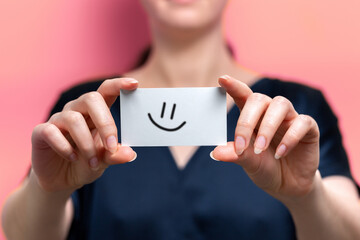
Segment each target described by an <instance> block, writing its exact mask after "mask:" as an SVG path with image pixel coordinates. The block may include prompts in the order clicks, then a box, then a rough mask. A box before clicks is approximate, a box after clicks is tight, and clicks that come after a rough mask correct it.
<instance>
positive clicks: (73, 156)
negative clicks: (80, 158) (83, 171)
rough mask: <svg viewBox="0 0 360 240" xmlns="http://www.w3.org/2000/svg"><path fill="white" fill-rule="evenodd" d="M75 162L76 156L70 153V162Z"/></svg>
mask: <svg viewBox="0 0 360 240" xmlns="http://www.w3.org/2000/svg"><path fill="white" fill-rule="evenodd" d="M76 160H77V157H76V154H75V153H72V154H71V155H70V161H72V162H75V161H76Z"/></svg>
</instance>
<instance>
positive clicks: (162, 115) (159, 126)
mask: <svg viewBox="0 0 360 240" xmlns="http://www.w3.org/2000/svg"><path fill="white" fill-rule="evenodd" d="M165 108H166V102H164V103H163V107H162V110H161V116H160V117H161V118H163V117H164V113H165ZM175 109H176V104H174V105H173V108H172V111H171V116H170V119H171V120H172V119H173V118H174V114H175ZM148 117H149V119H150V121H151V122H152V123H153V124H154V125H155V126H156V127H158V128H160V129H162V130H164V131H169V132H174V131H177V130H179V129H180V128H182V127H183V126H184V125H185V124H186V121H184V122H183V123H181V124H180V125H179V126H177V127H175V128H167V127H163V126H161V125H160V124H158V123H157V122H155V120H154V119H153V118H152V117H151V114H150V113H148Z"/></svg>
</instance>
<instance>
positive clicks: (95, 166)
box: [89, 157, 99, 171]
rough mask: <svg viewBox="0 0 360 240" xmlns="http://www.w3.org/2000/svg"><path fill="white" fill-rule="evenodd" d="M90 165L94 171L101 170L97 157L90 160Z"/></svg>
mask: <svg viewBox="0 0 360 240" xmlns="http://www.w3.org/2000/svg"><path fill="white" fill-rule="evenodd" d="M89 165H90V168H91V169H92V170H94V171H96V170H98V169H99V160H98V159H97V157H93V158H91V159H90V160H89Z"/></svg>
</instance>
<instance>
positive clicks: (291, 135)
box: [287, 128, 300, 141]
mask: <svg viewBox="0 0 360 240" xmlns="http://www.w3.org/2000/svg"><path fill="white" fill-rule="evenodd" d="M287 137H288V139H289V140H291V141H300V137H299V133H298V131H297V130H296V129H292V128H290V129H289V131H288V134H287Z"/></svg>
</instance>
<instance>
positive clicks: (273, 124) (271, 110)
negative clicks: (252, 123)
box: [254, 96, 298, 154]
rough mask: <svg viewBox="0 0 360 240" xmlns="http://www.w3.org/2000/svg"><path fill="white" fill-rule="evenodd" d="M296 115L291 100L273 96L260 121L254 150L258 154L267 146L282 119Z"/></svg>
mask: <svg viewBox="0 0 360 240" xmlns="http://www.w3.org/2000/svg"><path fill="white" fill-rule="evenodd" d="M297 116H298V114H297V112H296V111H295V109H294V107H293V105H292V104H291V102H290V101H289V100H288V99H286V98H284V97H281V96H277V97H275V98H274V99H273V100H272V101H271V103H270V105H269V107H268V109H267V110H266V113H265V115H264V117H263V119H262V121H261V124H260V127H259V131H258V133H257V137H256V141H255V143H254V145H255V146H254V151H255V153H256V154H260V153H261V152H262V151H264V150H265V149H267V148H268V146H269V145H270V142H271V141H272V139H273V137H274V135H275V133H276V132H277V131H278V129H279V127H280V125H281V124H282V123H283V122H284V121H291V120H293V119H295V118H296V117H297Z"/></svg>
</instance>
